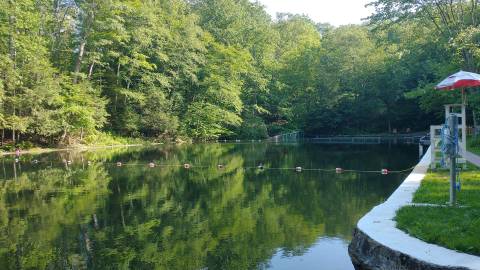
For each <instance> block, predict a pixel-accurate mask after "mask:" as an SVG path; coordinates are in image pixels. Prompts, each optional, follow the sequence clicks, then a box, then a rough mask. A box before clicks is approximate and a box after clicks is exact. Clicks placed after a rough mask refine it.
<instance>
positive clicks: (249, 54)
mask: <svg viewBox="0 0 480 270" xmlns="http://www.w3.org/2000/svg"><path fill="white" fill-rule="evenodd" d="M372 5H373V6H374V7H375V10H376V12H375V14H374V15H372V17H371V18H370V22H369V23H368V24H364V25H350V26H342V27H333V26H331V25H328V24H324V23H315V22H313V21H312V20H311V19H309V18H308V17H305V16H300V15H294V14H281V15H278V17H277V18H276V20H272V18H271V17H270V16H269V15H268V14H267V12H266V11H265V9H264V7H263V6H262V5H261V4H259V3H258V2H252V1H249V0H194V1H185V0H162V1H138V0H127V1H103V0H101V1H92V0H82V1H76V2H72V1H63V2H62V1H46V0H39V1H34V2H32V1H27V0H16V1H13V0H12V1H2V2H1V3H0V129H2V130H3V132H2V134H4V138H3V140H8V141H12V142H16V141H18V140H20V141H22V140H31V141H35V142H38V143H40V144H78V143H80V144H81V143H86V142H85V138H86V137H88V136H89V135H92V134H93V135H94V134H96V133H97V132H99V131H108V132H111V133H114V134H118V135H120V136H129V137H152V138H160V139H163V140H170V139H175V138H176V137H179V136H180V137H190V138H192V139H195V140H211V139H217V138H226V137H232V138H234V137H235V138H237V137H244V138H248V139H251V138H249V137H250V136H252V137H254V138H261V137H267V136H272V135H277V134H278V133H282V132H289V131H291V130H304V131H305V132H306V133H307V135H320V134H327V133H328V134H338V133H359V132H360V133H373V132H387V131H392V130H393V129H397V130H406V129H407V128H409V129H411V130H425V129H426V128H427V126H428V125H429V124H431V123H432V122H438V121H440V118H441V114H442V108H441V107H442V106H441V105H443V104H444V103H446V102H457V101H458V100H459V95H458V93H456V94H455V93H454V94H452V93H438V91H433V90H432V88H433V86H434V84H435V83H437V82H438V81H439V80H440V79H441V78H443V77H445V76H446V75H448V74H450V73H452V72H454V71H456V70H458V69H460V68H464V69H468V70H473V71H475V70H477V69H478V68H479V67H478V63H479V61H478V60H479V57H480V50H479V46H478V44H479V42H478V41H479V30H478V29H479V26H478V22H479V20H478V18H477V17H478V15H479V14H480V11H479V8H478V6H477V4H476V1H473V0H471V1H470V0H469V1H465V0H464V1H453V2H447V1H444V2H438V3H437V2H436V1H420V2H418V3H417V2H416V3H411V1H404V0H393V1H392V0H377V1H374V2H373V3H372ZM462 10H465V11H467V10H468V12H462V16H452V14H453V13H455V12H456V11H462ZM471 92H473V93H472V97H471V99H470V105H471V109H472V110H473V111H474V112H475V113H476V115H480V109H479V108H480V97H477V96H480V95H475V93H477V92H478V91H476V90H473V91H471ZM476 118H478V117H475V119H476ZM476 120H477V119H476Z"/></svg>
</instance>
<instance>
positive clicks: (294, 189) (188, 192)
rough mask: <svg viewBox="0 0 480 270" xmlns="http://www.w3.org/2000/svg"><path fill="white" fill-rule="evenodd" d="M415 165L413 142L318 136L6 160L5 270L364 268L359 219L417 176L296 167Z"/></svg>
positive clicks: (1, 223)
mask: <svg viewBox="0 0 480 270" xmlns="http://www.w3.org/2000/svg"><path fill="white" fill-rule="evenodd" d="M117 162H122V166H121V167H118V166H117ZM150 162H154V163H155V164H157V165H159V164H161V165H162V166H157V167H155V168H150V167H149V166H148V163H150ZM416 162H417V153H416V147H414V146H406V145H402V146H398V145H396V146H395V145H393V146H392V145H391V146H388V145H384V146H378V145H377V146H375V145H373V146H372V145H369V146H347V145H320V144H311V143H299V144H262V143H258V144H257V143H256V144H200V145H188V146H159V147H150V148H126V149H112V150H101V151H92V152H83V153H79V152H60V153H51V154H43V155H37V156H30V155H23V156H21V157H20V160H18V162H15V160H14V158H13V157H3V158H2V159H1V164H0V165H1V166H2V168H0V269H353V266H352V264H351V262H350V259H349V257H348V253H347V245H348V243H349V241H350V240H351V235H352V230H353V228H354V227H355V224H356V222H357V221H358V219H359V218H360V217H361V216H362V215H364V214H365V213H366V212H368V211H369V210H370V209H371V208H372V207H373V206H375V205H377V204H379V203H381V202H383V201H384V200H385V199H386V198H388V196H389V195H390V194H391V193H392V192H393V191H394V190H395V189H396V188H397V187H398V185H399V184H400V183H401V181H402V180H403V179H404V178H405V176H406V173H403V174H391V175H387V176H384V175H381V174H379V173H377V174H372V173H344V174H340V175H339V174H335V173H334V172H323V171H305V170H304V171H302V172H300V173H299V172H295V170H292V169H288V170H286V169H285V168H295V167H297V166H302V167H303V168H321V169H334V168H336V167H342V168H346V169H359V170H376V171H379V170H380V169H382V168H388V169H391V170H400V169H405V168H408V167H411V166H412V165H414V164H415V163H416ZM185 163H188V164H191V165H192V167H191V168H190V169H185V168H184V166H183V164H185ZM219 164H222V165H224V167H223V168H219V167H218V165H219ZM259 164H263V166H264V167H265V169H264V170H260V169H257V168H256V167H257V166H258V165H259ZM269 168H270V169H269ZM282 168H283V169H282Z"/></svg>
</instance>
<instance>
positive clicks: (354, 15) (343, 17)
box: [259, 0, 373, 26]
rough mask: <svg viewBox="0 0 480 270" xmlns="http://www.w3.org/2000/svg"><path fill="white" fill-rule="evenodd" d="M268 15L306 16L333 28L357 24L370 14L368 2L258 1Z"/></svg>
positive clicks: (339, 0)
mask: <svg viewBox="0 0 480 270" xmlns="http://www.w3.org/2000/svg"><path fill="white" fill-rule="evenodd" d="M259 2H260V3H262V4H263V5H265V6H266V9H267V11H268V13H270V15H271V16H272V17H273V18H276V14H277V13H278V12H283V13H295V14H305V15H308V16H309V17H310V18H312V19H313V20H314V21H316V22H328V23H330V24H333V25H335V26H339V25H344V24H358V23H361V19H362V18H365V17H368V16H369V15H370V14H371V13H372V11H373V10H372V8H371V7H369V8H366V7H365V5H366V4H367V3H369V2H371V1H370V0H259Z"/></svg>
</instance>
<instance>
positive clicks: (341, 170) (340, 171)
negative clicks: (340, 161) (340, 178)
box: [335, 168, 343, 173]
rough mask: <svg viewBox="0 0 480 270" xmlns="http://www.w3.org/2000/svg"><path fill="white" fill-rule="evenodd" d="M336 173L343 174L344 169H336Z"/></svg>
mask: <svg viewBox="0 0 480 270" xmlns="http://www.w3.org/2000/svg"><path fill="white" fill-rule="evenodd" d="M335 172H336V173H343V169H342V168H336V169H335Z"/></svg>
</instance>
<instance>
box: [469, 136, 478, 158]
mask: <svg viewBox="0 0 480 270" xmlns="http://www.w3.org/2000/svg"><path fill="white" fill-rule="evenodd" d="M467 150H468V151H470V152H472V153H475V154H477V155H480V137H477V138H474V137H468V138H467Z"/></svg>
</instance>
